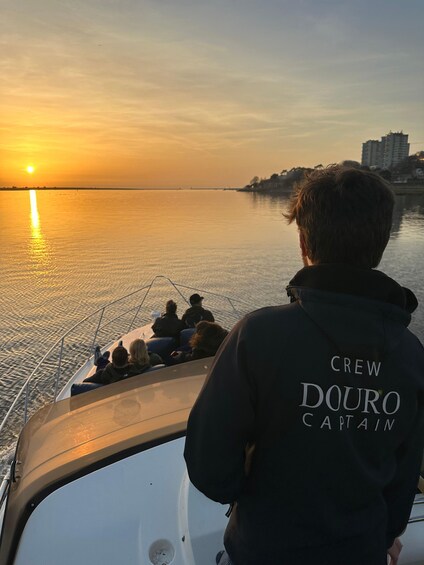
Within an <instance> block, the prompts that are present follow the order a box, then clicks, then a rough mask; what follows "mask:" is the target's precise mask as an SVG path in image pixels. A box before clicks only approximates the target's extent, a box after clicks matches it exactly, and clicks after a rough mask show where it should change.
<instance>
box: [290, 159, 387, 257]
mask: <svg viewBox="0 0 424 565" xmlns="http://www.w3.org/2000/svg"><path fill="white" fill-rule="evenodd" d="M393 206H394V196H393V193H392V191H391V190H390V188H389V186H388V185H387V184H386V183H385V181H384V180H383V179H382V178H381V177H379V176H378V175H376V174H374V173H371V172H369V171H360V170H357V169H352V168H345V167H343V166H332V167H328V168H327V169H323V170H318V171H313V172H312V173H310V174H308V175H307V176H306V177H305V179H304V180H303V181H302V182H301V183H300V184H299V185H298V186H297V187H296V189H295V193H294V195H293V197H292V199H291V202H290V204H289V209H288V212H287V214H286V218H287V219H288V221H289V223H291V222H293V221H296V223H297V226H298V228H299V236H300V244H301V249H302V255H303V256H304V257H306V258H307V259H309V260H310V263H313V264H317V263H346V264H349V265H355V266H358V267H366V268H373V267H376V266H377V265H378V264H379V262H380V260H381V257H382V255H383V252H384V249H385V248H386V245H387V242H388V241H389V237H390V229H391V227H392V215H393Z"/></svg>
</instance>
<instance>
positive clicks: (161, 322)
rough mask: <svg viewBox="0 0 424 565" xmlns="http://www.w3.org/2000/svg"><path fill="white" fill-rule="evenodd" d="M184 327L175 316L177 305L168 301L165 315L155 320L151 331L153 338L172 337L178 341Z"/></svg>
mask: <svg viewBox="0 0 424 565" xmlns="http://www.w3.org/2000/svg"><path fill="white" fill-rule="evenodd" d="M184 327H185V325H184V324H183V323H182V322H181V320H180V319H179V318H178V316H177V304H176V303H175V302H174V301H173V300H168V302H167V303H166V311H165V314H162V316H160V318H156V320H155V323H154V324H153V326H152V330H153V331H154V332H155V337H173V338H174V339H176V340H178V338H179V336H180V331H181V330H182V329H184Z"/></svg>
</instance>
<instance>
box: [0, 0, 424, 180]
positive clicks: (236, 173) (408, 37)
mask: <svg viewBox="0 0 424 565" xmlns="http://www.w3.org/2000/svg"><path fill="white" fill-rule="evenodd" d="M292 4H293V3H289V2H277V1H274V0H266V1H264V2H262V3H261V9H260V10H259V8H258V6H259V3H256V2H254V1H253V0H246V1H244V2H241V0H235V1H234V2H232V3H228V2H224V1H223V0H217V1H216V2H213V3H210V2H207V1H206V0H198V1H194V0H179V2H171V0H155V1H153V0H139V1H137V2H135V1H134V0H122V1H120V2H116V1H115V0H108V1H107V2H105V1H101V0H84V1H82V0H74V1H73V2H62V1H59V2H58V1H53V0H41V1H40V2H39V3H37V10H34V9H33V3H32V1H31V0H15V1H14V2H13V3H8V5H7V6H3V8H2V20H3V25H2V36H1V38H0V48H1V61H0V70H1V73H0V77H1V78H0V80H1V89H0V109H1V110H0V111H1V118H2V119H1V127H0V144H1V153H0V186H12V185H16V186H26V185H28V186H63V187H66V186H81V187H84V186H88V187H89V186H104V187H164V188H165V187H179V186H181V187H191V186H193V187H226V186H235V187H238V186H242V185H244V184H246V183H247V182H248V181H249V180H250V179H251V178H252V177H253V176H255V175H258V176H269V175H270V174H272V173H274V172H279V171H280V170H282V169H284V168H290V167H292V166H295V165H305V166H314V165H316V164H318V163H323V164H326V163H330V162H337V161H340V160H343V159H359V158H360V150H361V143H362V142H363V141H365V140H367V139H370V138H372V139H377V138H380V137H381V136H382V135H384V134H386V133H387V132H388V131H389V130H390V129H391V130H400V129H403V131H404V132H406V133H409V136H410V139H409V140H410V142H411V143H412V145H411V152H414V151H417V150H419V149H423V148H424V109H423V108H424V106H423V104H422V92H423V90H424V82H423V80H424V79H423V76H424V74H423V73H419V72H418V69H420V68H422V61H421V58H420V57H421V55H420V53H421V47H422V39H421V37H422V36H421V33H422V30H421V26H420V24H419V22H421V21H422V16H423V15H424V8H423V6H422V4H421V6H420V3H418V2H417V3H414V4H412V3H411V4H410V5H409V8H408V10H407V11H405V10H404V9H403V8H402V6H401V5H398V4H399V3H397V4H396V3H394V2H389V3H387V2H383V3H382V0H376V1H375V2H374V3H373V5H371V6H370V3H369V2H365V1H364V0H358V2H356V3H352V2H347V0H339V1H336V0H334V1H333V0H314V1H312V0H304V1H303V0H302V2H299V3H295V4H296V5H294V6H293V5H292ZM353 4H354V5H353ZM383 5H384V10H383V9H382V7H383ZM420 44H421V47H420ZM393 77H396V80H393ZM28 165H33V166H34V167H35V171H34V174H32V175H29V174H28V173H27V172H26V168H27V166H28Z"/></svg>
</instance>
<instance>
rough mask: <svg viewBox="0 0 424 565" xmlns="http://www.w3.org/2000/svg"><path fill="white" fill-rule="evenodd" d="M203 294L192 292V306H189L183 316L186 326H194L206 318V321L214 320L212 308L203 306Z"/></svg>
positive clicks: (182, 319)
mask: <svg viewBox="0 0 424 565" xmlns="http://www.w3.org/2000/svg"><path fill="white" fill-rule="evenodd" d="M202 301H203V296H200V294H197V293H196V294H192V295H191V296H190V304H191V306H190V308H188V309H187V310H186V311H185V312H184V314H183V317H182V318H181V321H182V323H183V325H184V327H186V328H194V327H196V324H197V323H198V322H201V321H202V320H206V322H214V321H215V318H214V317H213V314H212V312H211V311H210V310H206V309H205V308H203V306H202Z"/></svg>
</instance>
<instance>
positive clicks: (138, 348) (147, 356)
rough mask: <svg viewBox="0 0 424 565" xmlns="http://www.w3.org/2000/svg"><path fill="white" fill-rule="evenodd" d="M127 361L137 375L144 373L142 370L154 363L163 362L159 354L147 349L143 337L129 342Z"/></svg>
mask: <svg viewBox="0 0 424 565" xmlns="http://www.w3.org/2000/svg"><path fill="white" fill-rule="evenodd" d="M129 361H130V365H131V367H132V368H133V370H134V371H136V374H137V375H140V374H141V373H144V371H147V370H148V369H150V368H151V367H153V366H154V365H160V364H162V363H163V360H162V357H161V356H160V355H158V354H157V353H149V352H148V351H147V347H146V342H145V341H144V340H143V339H135V340H134V341H132V342H131V343H130V359H129Z"/></svg>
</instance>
